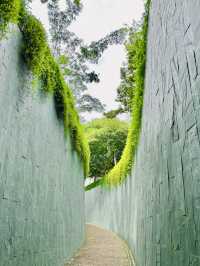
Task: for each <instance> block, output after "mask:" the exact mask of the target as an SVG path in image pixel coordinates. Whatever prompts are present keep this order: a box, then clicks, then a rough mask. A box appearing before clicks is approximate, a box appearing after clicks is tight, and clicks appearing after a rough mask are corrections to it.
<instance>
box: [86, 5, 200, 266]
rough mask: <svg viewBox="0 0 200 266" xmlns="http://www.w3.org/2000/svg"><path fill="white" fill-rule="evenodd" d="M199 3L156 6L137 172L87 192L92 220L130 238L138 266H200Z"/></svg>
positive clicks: (129, 241)
mask: <svg viewBox="0 0 200 266" xmlns="http://www.w3.org/2000/svg"><path fill="white" fill-rule="evenodd" d="M199 13H200V1H199V0H181V1H180V0H152V8H151V16H150V22H149V45H148V63H147V73H146V74H147V75H146V88H145V97H144V109H143V120H142V133H141V139H140V144H139V147H138V152H137V156H136V165H135V167H134V169H133V173H132V175H131V176H130V177H129V178H128V179H127V180H126V182H125V183H124V184H123V185H122V186H121V187H118V188H116V189H113V190H111V191H109V190H108V191H107V190H105V189H103V190H98V189H96V190H94V191H91V192H87V194H86V200H87V204H86V206H87V220H88V222H93V223H96V224H99V225H101V226H104V227H106V228H110V229H112V230H113V231H115V232H117V233H119V234H120V235H121V236H122V237H123V238H124V239H126V240H127V241H128V243H129V245H130V247H131V249H132V251H133V254H134V256H135V260H136V265H137V266H159V265H161V266H199V265H200V16H199Z"/></svg>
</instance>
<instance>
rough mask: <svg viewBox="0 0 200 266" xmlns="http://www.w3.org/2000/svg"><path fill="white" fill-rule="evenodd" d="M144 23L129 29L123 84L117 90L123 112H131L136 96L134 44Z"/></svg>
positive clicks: (122, 77)
mask: <svg viewBox="0 0 200 266" xmlns="http://www.w3.org/2000/svg"><path fill="white" fill-rule="evenodd" d="M141 24H142V21H141V22H140V23H138V24H137V23H135V22H133V25H132V27H130V28H129V37H128V40H127V41H126V42H125V49H126V61H125V62H123V65H122V67H121V69H120V78H121V82H120V85H119V87H118V88H117V99H116V101H117V102H119V103H120V104H121V109H122V110H123V112H131V109H132V99H133V96H134V86H135V65H134V64H135V63H134V59H135V47H134V46H133V43H135V40H136V39H137V38H138V32H139V29H140V28H141Z"/></svg>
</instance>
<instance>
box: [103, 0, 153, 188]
mask: <svg viewBox="0 0 200 266" xmlns="http://www.w3.org/2000/svg"><path fill="white" fill-rule="evenodd" d="M149 9H150V0H147V1H146V4H145V13H144V19H143V24H142V27H141V28H140V29H139V30H138V31H137V32H135V33H133V34H131V36H130V40H129V43H128V44H127V47H126V48H127V54H128V61H129V69H132V77H131V78H132V80H133V88H132V90H133V99H132V119H131V124H130V127H129V132H128V137H127V141H126V146H125V148H124V151H123V154H122V157H121V159H120V161H119V162H118V163H117V164H116V166H115V167H114V168H113V169H112V170H111V171H110V172H109V173H108V174H107V175H106V176H105V177H104V179H103V182H102V184H103V185H104V186H105V185H109V186H112V185H118V184H121V183H122V182H123V181H124V179H125V178H126V177H127V175H128V174H129V173H130V171H131V169H132V166H133V163H134V155H135V153H136V149H137V145H138V142H139V136H140V128H141V119H142V106H143V92H144V85H145V67H146V50H147V34H148V19H149Z"/></svg>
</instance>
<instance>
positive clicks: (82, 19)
mask: <svg viewBox="0 0 200 266" xmlns="http://www.w3.org/2000/svg"><path fill="white" fill-rule="evenodd" d="M64 3H65V1H64V0H60V7H61V8H64V6H65V4H64ZM82 3H83V6H84V7H83V10H82V12H81V14H80V15H79V17H78V18H77V20H76V21H74V22H73V23H72V24H71V26H70V27H69V29H70V30H71V31H73V32H74V33H75V34H76V35H77V36H78V37H80V38H82V39H83V40H84V41H85V43H90V42H91V41H96V40H98V39H100V38H102V37H104V36H105V35H106V34H108V33H110V32H111V31H113V30H116V29H118V28H120V27H122V26H123V25H124V24H131V22H132V21H133V19H134V20H139V19H140V18H141V16H142V13H143V11H144V5H143V0H82ZM32 10H33V13H34V14H35V15H36V16H37V17H38V18H39V19H40V20H41V21H42V23H43V24H44V25H45V27H46V29H47V30H48V15H47V9H46V7H45V5H44V4H43V5H41V3H40V0H35V1H33V4H32ZM125 58H126V54H125V49H124V47H123V45H113V46H111V47H110V48H108V49H107V50H106V51H105V52H104V54H103V56H102V58H101V59H100V61H99V64H98V65H93V66H92V67H93V69H94V70H95V71H96V72H97V73H98V74H99V75H100V80H101V82H100V83H99V84H96V83H94V84H89V86H88V88H89V91H88V92H89V93H90V94H91V95H93V96H95V97H97V98H99V99H100V100H101V101H102V103H104V104H106V106H107V107H106V110H107V111H109V110H111V109H114V108H117V107H118V103H116V102H115V99H116V96H117V87H118V86H119V84H120V67H121V65H122V63H123V61H124V60H125ZM98 116H100V115H98V114H96V113H95V114H94V113H93V114H87V120H89V119H91V118H95V117H98Z"/></svg>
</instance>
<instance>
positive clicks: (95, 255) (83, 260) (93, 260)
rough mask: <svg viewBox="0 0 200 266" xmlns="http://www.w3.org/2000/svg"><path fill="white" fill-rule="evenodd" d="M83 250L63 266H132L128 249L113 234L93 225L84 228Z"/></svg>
mask: <svg viewBox="0 0 200 266" xmlns="http://www.w3.org/2000/svg"><path fill="white" fill-rule="evenodd" d="M86 232H87V239H86V243H85V245H84V246H83V248H81V249H80V251H79V252H78V253H77V255H76V256H75V257H74V258H73V259H72V260H71V261H70V262H68V263H67V264H66V265H65V266H132V265H133V264H132V263H131V259H130V258H131V257H130V253H129V249H128V247H127V246H126V244H125V242H124V241H122V240H121V239H120V238H119V237H117V236H116V235H115V234H114V233H112V232H110V231H107V230H104V229H102V228H99V227H97V226H94V225H87V226H86Z"/></svg>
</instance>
